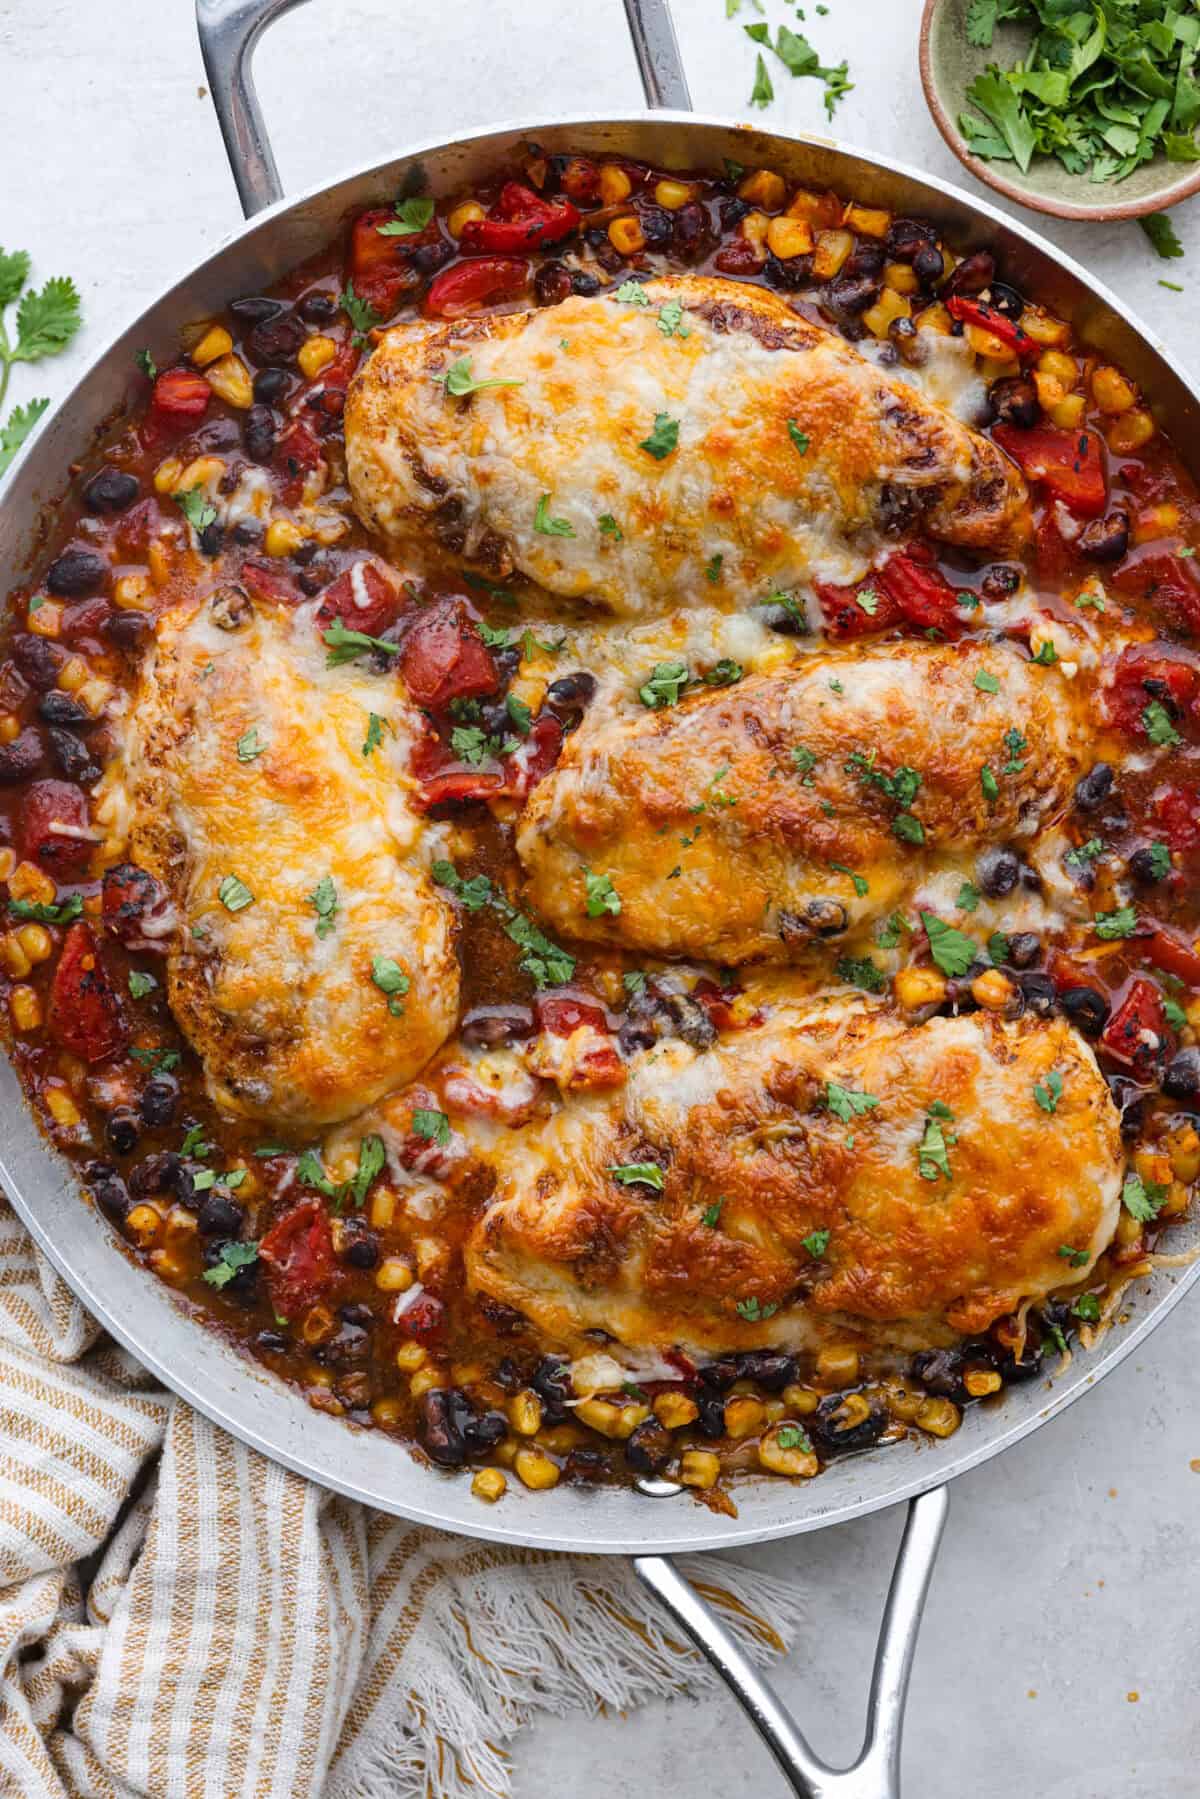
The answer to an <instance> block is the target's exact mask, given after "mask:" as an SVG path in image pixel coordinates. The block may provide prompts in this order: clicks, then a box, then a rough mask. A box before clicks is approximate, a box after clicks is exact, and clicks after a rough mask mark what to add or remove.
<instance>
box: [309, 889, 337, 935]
mask: <svg viewBox="0 0 1200 1799" xmlns="http://www.w3.org/2000/svg"><path fill="white" fill-rule="evenodd" d="M308 903H309V905H310V906H311V907H312V908H313V910H314V912H315V913H316V915H317V936H318V937H328V935H329V933H330V932H331V931H332V930H333V927H334V914H335V913H336V911H337V909H338V897H337V888H336V887H335V886H334V884H333V877H332V876H331V875H322V876H321V879H320V880H319V881H318V882H317V884H316V886H315V887H314V888H313V890H312V892H311V893H310V894H309V896H308Z"/></svg>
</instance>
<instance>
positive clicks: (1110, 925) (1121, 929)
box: [1092, 906, 1137, 943]
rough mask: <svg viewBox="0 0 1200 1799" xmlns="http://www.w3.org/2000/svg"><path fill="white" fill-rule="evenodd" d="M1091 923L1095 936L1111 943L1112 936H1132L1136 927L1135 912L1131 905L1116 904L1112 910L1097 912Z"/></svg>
mask: <svg viewBox="0 0 1200 1799" xmlns="http://www.w3.org/2000/svg"><path fill="white" fill-rule="evenodd" d="M1092 924H1093V926H1094V928H1095V932H1096V935H1097V937H1102V938H1103V939H1104V941H1105V942H1106V943H1111V942H1112V941H1113V939H1114V938H1118V937H1132V936H1133V933H1134V931H1135V930H1136V929H1137V913H1136V912H1135V911H1134V909H1133V907H1132V906H1118V907H1117V908H1116V910H1115V911H1112V912H1097V913H1096V916H1095V917H1094V918H1093V920H1092Z"/></svg>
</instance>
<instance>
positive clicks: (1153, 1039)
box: [1100, 975, 1173, 1073]
mask: <svg viewBox="0 0 1200 1799" xmlns="http://www.w3.org/2000/svg"><path fill="white" fill-rule="evenodd" d="M1172 1042H1173V1039H1172V1037H1171V1033H1170V1031H1169V1030H1168V1029H1167V1016H1166V1013H1165V1012H1164V1011H1163V1002H1162V994H1161V993H1160V992H1159V990H1158V988H1157V987H1156V986H1155V984H1154V982H1153V981H1147V980H1145V979H1143V978H1142V977H1141V976H1140V975H1139V976H1138V977H1137V978H1136V979H1134V980H1133V981H1131V982H1130V984H1129V989H1128V991H1127V993H1126V994H1125V997H1124V999H1123V1000H1122V1001H1121V1003H1120V1005H1119V1006H1117V1008H1116V1010H1115V1011H1114V1012H1113V1013H1112V1016H1111V1017H1110V1018H1109V1021H1108V1023H1107V1024H1106V1025H1105V1027H1104V1030H1103V1032H1102V1033H1101V1037H1100V1047H1101V1048H1102V1049H1105V1050H1107V1051H1108V1054H1109V1055H1110V1056H1111V1057H1112V1059H1113V1061H1114V1062H1123V1063H1124V1064H1125V1065H1126V1067H1128V1068H1133V1069H1135V1070H1137V1071H1138V1072H1139V1073H1148V1072H1149V1070H1150V1068H1151V1067H1152V1066H1153V1064H1154V1062H1155V1061H1156V1060H1157V1059H1158V1058H1159V1057H1160V1056H1161V1055H1162V1054H1163V1053H1164V1051H1165V1050H1166V1049H1168V1048H1169V1047H1170V1046H1171V1044H1172Z"/></svg>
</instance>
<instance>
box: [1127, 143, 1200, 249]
mask: <svg viewBox="0 0 1200 1799" xmlns="http://www.w3.org/2000/svg"><path fill="white" fill-rule="evenodd" d="M1192 141H1193V142H1194V140H1192ZM1177 160H1178V159H1177ZM1189 160H1190V159H1189ZM1138 224H1139V225H1140V226H1141V228H1142V230H1143V231H1144V232H1145V233H1146V236H1147V237H1148V238H1149V239H1150V243H1151V245H1152V246H1153V249H1154V253H1155V255H1156V256H1161V257H1162V259H1163V261H1164V262H1170V261H1171V260H1172V259H1173V258H1174V257H1176V256H1182V255H1183V245H1182V244H1181V243H1180V241H1179V238H1178V236H1177V234H1176V231H1175V226H1174V224H1173V223H1172V221H1171V219H1170V218H1169V217H1168V215H1167V214H1166V213H1165V212H1150V213H1147V214H1146V215H1145V216H1144V217H1143V218H1140V219H1139V220H1138Z"/></svg>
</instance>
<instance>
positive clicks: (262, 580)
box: [242, 557, 304, 606]
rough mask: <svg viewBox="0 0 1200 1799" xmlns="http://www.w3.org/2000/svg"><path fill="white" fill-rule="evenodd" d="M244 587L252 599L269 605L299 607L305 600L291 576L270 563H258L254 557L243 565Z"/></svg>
mask: <svg viewBox="0 0 1200 1799" xmlns="http://www.w3.org/2000/svg"><path fill="white" fill-rule="evenodd" d="M242 586H243V587H244V588H245V589H246V591H247V593H248V594H249V595H250V596H251V598H252V599H255V600H262V601H265V602H266V603H267V604H272V603H275V604H279V605H283V606H298V605H299V604H300V602H301V600H302V599H303V598H304V595H303V594H302V593H301V591H300V589H299V588H298V587H297V586H296V583H295V582H294V581H293V580H292V579H291V577H290V576H289V575H285V574H283V573H282V572H281V571H280V570H279V569H278V568H274V567H272V565H271V564H270V563H269V562H256V561H255V560H254V558H253V557H251V558H249V559H248V560H247V561H246V562H243V564H242Z"/></svg>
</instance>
